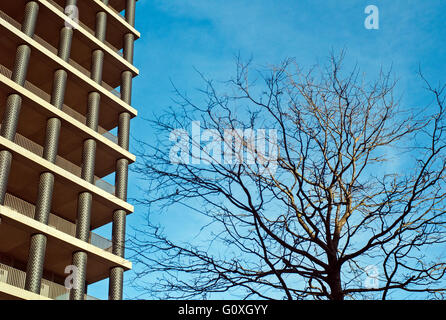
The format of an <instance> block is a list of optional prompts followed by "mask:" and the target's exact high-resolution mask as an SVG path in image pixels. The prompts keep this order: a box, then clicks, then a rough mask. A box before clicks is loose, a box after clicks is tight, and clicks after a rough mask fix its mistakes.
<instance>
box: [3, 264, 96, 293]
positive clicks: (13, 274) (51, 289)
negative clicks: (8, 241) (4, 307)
mask: <svg viewBox="0 0 446 320" xmlns="http://www.w3.org/2000/svg"><path fill="white" fill-rule="evenodd" d="M25 279H26V273H25V272H24V271H22V270H18V269H16V268H13V267H11V266H8V265H6V264H3V263H0V282H1V283H6V284H8V285H11V286H14V287H16V288H20V289H23V290H24V289H25ZM40 295H41V296H44V297H47V298H50V299H54V300H68V299H69V290H68V289H67V288H65V287H64V286H62V285H60V284H58V283H55V282H52V281H49V280H47V279H42V283H41V288H40ZM0 298H1V299H2V300H3V299H4V298H13V299H14V298H18V297H15V296H14V295H9V296H8V292H0ZM85 300H99V299H97V298H94V297H91V296H89V295H85Z"/></svg>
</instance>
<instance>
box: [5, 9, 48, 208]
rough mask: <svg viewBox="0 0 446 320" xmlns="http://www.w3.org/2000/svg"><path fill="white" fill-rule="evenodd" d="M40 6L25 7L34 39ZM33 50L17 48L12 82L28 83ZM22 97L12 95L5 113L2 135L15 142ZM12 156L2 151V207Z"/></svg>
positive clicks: (27, 27)
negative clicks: (27, 78)
mask: <svg viewBox="0 0 446 320" xmlns="http://www.w3.org/2000/svg"><path fill="white" fill-rule="evenodd" d="M38 14H39V5H38V3H37V2H36V1H28V3H27V4H26V6H25V16H24V19H23V23H22V29H21V30H22V32H23V33H25V34H26V35H27V36H29V37H32V36H33V35H34V30H35V28H36V22H37V16H38ZM30 55H31V48H30V47H29V46H28V45H26V44H22V45H19V46H18V47H17V51H16V56H15V61H14V67H13V69H12V76H11V80H12V81H14V82H16V83H18V84H19V85H21V86H23V85H24V84H25V81H26V74H27V71H28V65H29V58H30ZM21 107H22V97H21V96H20V95H18V94H10V95H9V96H8V98H7V100H6V105H5V112H4V115H3V120H2V127H1V130H0V135H1V136H2V137H4V138H6V139H8V140H11V141H13V140H14V138H15V134H16V131H17V125H18V123H19V116H20V109H21ZM11 162H12V154H11V152H9V151H7V150H2V151H0V205H3V204H4V203H5V194H6V190H7V187H8V179H9V172H10V170H11Z"/></svg>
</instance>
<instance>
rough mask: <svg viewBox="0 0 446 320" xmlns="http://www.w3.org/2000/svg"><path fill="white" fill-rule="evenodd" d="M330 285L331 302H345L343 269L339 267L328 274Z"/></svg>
mask: <svg viewBox="0 0 446 320" xmlns="http://www.w3.org/2000/svg"><path fill="white" fill-rule="evenodd" d="M327 282H328V285H329V286H330V299H331V300H344V293H343V291H342V285H341V269H340V268H339V267H336V268H333V269H332V270H331V271H329V273H328V278H327Z"/></svg>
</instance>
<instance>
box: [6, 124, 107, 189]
mask: <svg viewBox="0 0 446 320" xmlns="http://www.w3.org/2000/svg"><path fill="white" fill-rule="evenodd" d="M0 128H1V125H0ZM14 142H15V143H17V144H18V145H19V146H21V147H23V148H25V149H26V150H28V151H31V152H32V153H34V154H36V155H38V156H39V157H42V155H43V147H42V146H41V145H39V144H37V143H35V142H33V141H31V140H30V139H28V138H25V137H24V136H22V135H21V134H18V133H17V134H16V136H15V139H14ZM56 165H57V166H59V167H61V168H62V169H65V170H67V171H69V172H71V173H72V174H74V175H76V176H77V177H81V171H82V169H81V168H80V167H78V166H76V165H75V164H73V163H71V162H70V161H68V160H65V159H64V158H62V157H60V156H57V158H56ZM94 184H95V186H97V187H99V188H101V189H102V190H104V191H106V192H108V193H110V194H113V195H114V194H115V187H114V186H113V185H111V184H110V183H108V182H106V181H105V180H102V179H100V178H99V177H97V176H95V177H94Z"/></svg>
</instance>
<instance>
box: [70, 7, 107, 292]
mask: <svg viewBox="0 0 446 320" xmlns="http://www.w3.org/2000/svg"><path fill="white" fill-rule="evenodd" d="M103 2H104V3H105V4H108V0H103ZM106 29H107V14H106V13H105V12H98V13H97V14H96V31H95V33H96V37H97V38H98V39H99V40H100V41H102V42H104V41H105V35H106ZM103 64H104V52H103V51H102V50H101V49H97V50H94V51H93V52H92V62H91V78H92V79H93V80H94V81H95V82H97V83H99V84H102V67H103ZM100 102H101V96H100V94H99V93H98V92H94V91H93V92H90V93H89V94H88V100H87V117H86V118H87V119H86V125H87V126H88V127H89V128H91V129H93V130H95V131H98V122H99V107H100ZM95 160H96V141H95V140H94V139H87V140H85V141H84V146H83V151H82V179H84V180H86V181H87V182H89V183H93V184H94V169H95ZM92 200H93V197H92V194H91V193H90V192H82V193H80V194H79V196H78V203H77V221H76V238H78V239H81V240H82V241H85V242H88V241H89V237H90V220H91V204H92ZM72 261H73V265H74V266H76V267H77V271H78V273H77V274H78V284H79V287H78V288H73V289H72V290H71V291H70V300H83V299H84V294H85V292H86V276H87V253H86V252H84V251H76V252H74V253H73V260H72Z"/></svg>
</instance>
